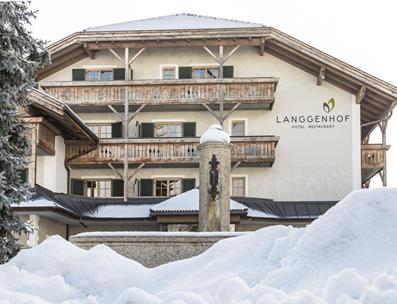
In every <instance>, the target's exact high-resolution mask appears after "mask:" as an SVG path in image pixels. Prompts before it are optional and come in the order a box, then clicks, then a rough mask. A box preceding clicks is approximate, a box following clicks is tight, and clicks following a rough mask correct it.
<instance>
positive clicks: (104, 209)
mask: <svg viewBox="0 0 397 304" xmlns="http://www.w3.org/2000/svg"><path fill="white" fill-rule="evenodd" d="M335 203H336V202H325V201H324V202H303V201H294V202H275V201H273V200H270V199H262V198H254V197H235V198H234V200H233V199H231V200H230V210H231V212H234V213H241V214H242V215H245V216H248V217H252V218H264V219H265V218H279V219H315V218H317V217H318V216H319V215H321V214H324V213H325V212H326V211H327V210H328V209H329V208H331V207H332V206H333V205H335ZM12 208H13V209H15V210H16V211H20V212H26V211H32V212H33V211H51V210H52V211H54V212H62V213H64V214H65V213H66V214H68V216H70V217H72V218H76V219H79V218H83V219H99V220H100V219H118V220H122V219H142V218H149V217H150V216H151V215H152V216H153V215H159V214H162V215H165V214H174V213H179V214H184V213H185V214H197V212H198V209H199V190H198V189H193V190H190V191H187V192H184V193H182V194H180V195H178V196H175V197H171V198H168V199H167V198H164V197H137V198H129V199H128V202H127V203H125V202H123V199H122V198H93V197H83V196H76V195H70V194H64V193H53V192H52V191H50V190H48V189H45V188H44V187H41V186H39V185H36V188H35V189H33V195H32V197H31V198H30V199H29V200H28V201H25V202H21V203H20V204H19V205H13V206H12Z"/></svg>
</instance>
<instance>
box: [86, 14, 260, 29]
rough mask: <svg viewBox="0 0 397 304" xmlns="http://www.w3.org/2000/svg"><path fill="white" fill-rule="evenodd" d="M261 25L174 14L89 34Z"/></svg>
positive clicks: (106, 26)
mask: <svg viewBox="0 0 397 304" xmlns="http://www.w3.org/2000/svg"><path fill="white" fill-rule="evenodd" d="M262 26H264V25H262V24H259V23H251V22H247V21H238V20H231V19H224V18H216V17H208V16H201V15H195V14H185V13H183V14H174V15H168V16H160V17H155V18H148V19H141V20H132V21H127V22H121V23H114V24H108V25H102V26H96V27H89V28H87V29H86V30H85V31H87V32H97V31H99V32H102V31H147V30H179V29H221V28H246V27H262Z"/></svg>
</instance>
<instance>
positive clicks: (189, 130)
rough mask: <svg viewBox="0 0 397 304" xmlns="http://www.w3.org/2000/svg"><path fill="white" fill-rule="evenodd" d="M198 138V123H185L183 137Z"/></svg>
mask: <svg viewBox="0 0 397 304" xmlns="http://www.w3.org/2000/svg"><path fill="white" fill-rule="evenodd" d="M195 136H196V123H195V122H184V123H183V137H195Z"/></svg>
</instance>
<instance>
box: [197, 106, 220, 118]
mask: <svg viewBox="0 0 397 304" xmlns="http://www.w3.org/2000/svg"><path fill="white" fill-rule="evenodd" d="M201 104H202V105H203V107H204V108H206V109H207V111H208V112H210V113H211V115H212V116H214V117H215V118H216V119H217V120H218V121H219V122H220V121H221V117H220V116H219V115H218V114H217V113H216V112H215V111H214V110H212V109H211V108H210V107H209V106H208V105H207V104H205V103H203V102H202V103H201Z"/></svg>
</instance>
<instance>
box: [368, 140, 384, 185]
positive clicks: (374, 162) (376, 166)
mask: <svg viewBox="0 0 397 304" xmlns="http://www.w3.org/2000/svg"><path fill="white" fill-rule="evenodd" d="M389 148H390V146H385V145H382V144H367V145H361V179H362V182H366V181H367V180H369V179H370V178H371V177H373V176H374V175H376V174H377V173H379V171H381V170H382V169H383V168H384V166H385V159H386V151H387V150H388V149H389Z"/></svg>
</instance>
